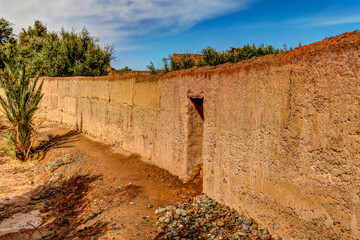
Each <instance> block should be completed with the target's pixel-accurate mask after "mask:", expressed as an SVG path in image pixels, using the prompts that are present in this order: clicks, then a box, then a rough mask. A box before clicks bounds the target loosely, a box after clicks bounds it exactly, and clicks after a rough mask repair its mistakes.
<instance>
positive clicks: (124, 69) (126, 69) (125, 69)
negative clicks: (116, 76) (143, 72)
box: [119, 66, 132, 71]
mask: <svg viewBox="0 0 360 240" xmlns="http://www.w3.org/2000/svg"><path fill="white" fill-rule="evenodd" d="M119 71H132V69H131V68H129V67H128V66H125V67H123V68H120V69H119Z"/></svg>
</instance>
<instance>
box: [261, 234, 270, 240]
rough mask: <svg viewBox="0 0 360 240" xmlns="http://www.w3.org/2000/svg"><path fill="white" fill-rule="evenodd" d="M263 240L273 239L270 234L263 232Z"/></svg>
mask: <svg viewBox="0 0 360 240" xmlns="http://www.w3.org/2000/svg"><path fill="white" fill-rule="evenodd" d="M260 239H261V240H271V236H270V234H263V235H261V237H260Z"/></svg>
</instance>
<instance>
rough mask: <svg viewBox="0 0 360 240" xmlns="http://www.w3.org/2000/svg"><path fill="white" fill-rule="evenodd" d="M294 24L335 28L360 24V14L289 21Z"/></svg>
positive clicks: (331, 15) (330, 15)
mask: <svg viewBox="0 0 360 240" xmlns="http://www.w3.org/2000/svg"><path fill="white" fill-rule="evenodd" d="M288 23H293V24H305V25H309V26H320V27H321V26H333V25H342V24H351V23H360V14H358V13H355V14H347V15H345V14H341V15H339V14H327V15H317V16H312V17H303V18H298V19H293V20H290V21H288Z"/></svg>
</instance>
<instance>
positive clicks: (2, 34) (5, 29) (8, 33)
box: [0, 18, 13, 44]
mask: <svg viewBox="0 0 360 240" xmlns="http://www.w3.org/2000/svg"><path fill="white" fill-rule="evenodd" d="M12 37H13V24H12V23H10V22H9V21H7V20H5V19H4V18H0V44H1V43H7V42H9V40H10V39H11V38H12Z"/></svg>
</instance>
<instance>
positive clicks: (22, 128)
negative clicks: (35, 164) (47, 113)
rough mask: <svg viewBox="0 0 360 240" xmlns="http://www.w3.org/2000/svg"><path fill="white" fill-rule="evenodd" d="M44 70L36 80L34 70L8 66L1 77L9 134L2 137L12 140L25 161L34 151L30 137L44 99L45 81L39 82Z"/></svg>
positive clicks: (0, 99) (1, 98)
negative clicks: (40, 104)
mask: <svg viewBox="0 0 360 240" xmlns="http://www.w3.org/2000/svg"><path fill="white" fill-rule="evenodd" d="M41 72H42V69H40V70H39V71H38V73H37V74H36V76H35V78H34V79H30V74H31V71H30V69H27V68H25V66H24V65H23V66H22V67H21V69H20V70H19V69H17V68H15V67H13V66H9V65H7V64H5V69H4V73H3V75H2V76H0V87H1V88H2V90H3V94H1V96H0V104H1V106H2V107H3V110H4V114H5V116H6V122H5V127H6V132H5V133H1V134H0V136H2V137H5V138H6V139H8V140H9V143H10V145H11V146H12V147H13V150H14V151H15V155H16V157H17V158H18V159H20V160H22V161H25V160H26V159H27V158H28V156H29V153H30V151H31V146H32V142H31V137H32V135H33V134H34V132H35V125H34V114H35V112H36V110H37V109H38V105H39V103H40V100H41V99H42V97H43V94H42V86H43V83H44V82H43V81H40V82H39V76H40V73H41Z"/></svg>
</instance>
